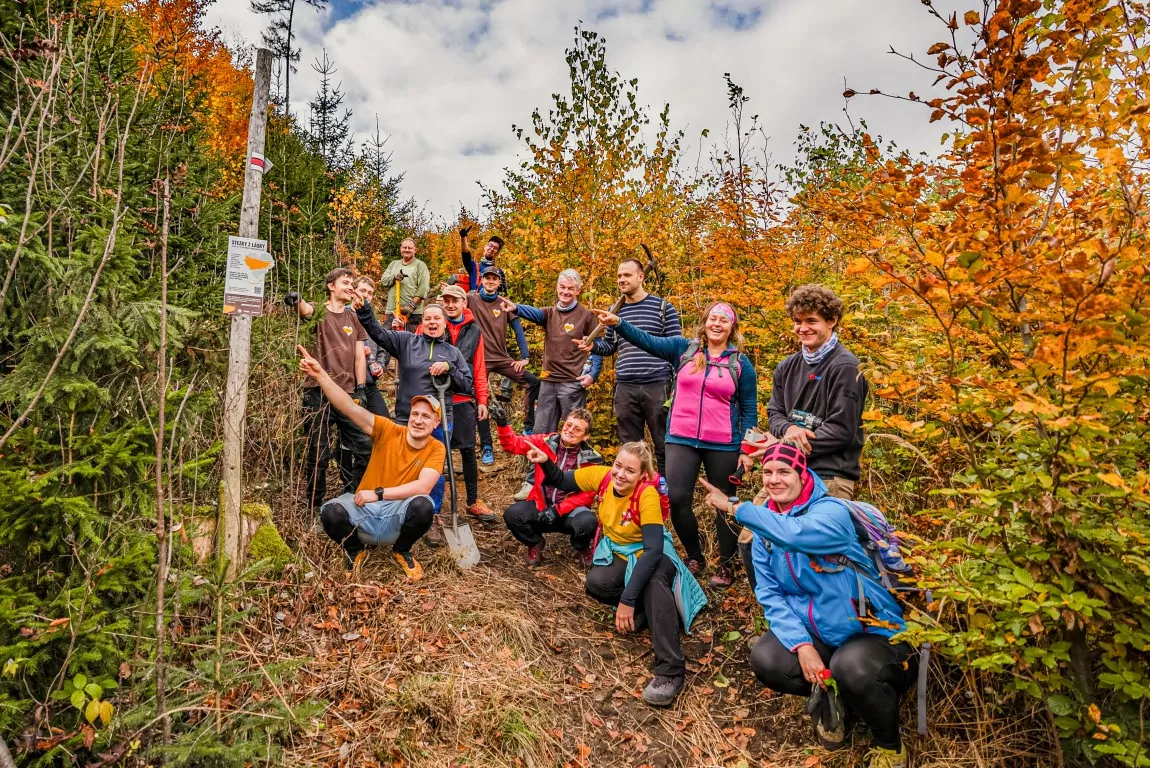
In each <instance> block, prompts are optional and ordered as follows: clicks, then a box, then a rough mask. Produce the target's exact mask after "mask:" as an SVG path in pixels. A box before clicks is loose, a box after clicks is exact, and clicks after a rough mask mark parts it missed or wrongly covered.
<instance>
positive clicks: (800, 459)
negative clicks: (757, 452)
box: [761, 442, 807, 475]
mask: <svg viewBox="0 0 1150 768" xmlns="http://www.w3.org/2000/svg"><path fill="white" fill-rule="evenodd" d="M761 461H762V462H763V466H766V464H767V462H768V461H781V462H782V463H784V464H786V465H787V466H789V467H790V468H791V469H793V470H795V471H796V472H798V473H799V474H800V475H801V474H804V473H805V472H806V471H807V455H806V454H805V453H803V452H802V450H801V449H800V448H799V447H798V446H796V445H793V444H791V443H788V442H779V443H775V444H774V445H772V446H771V447H770V448H768V449H767V452H766V453H764V454H763V458H762V459H761Z"/></svg>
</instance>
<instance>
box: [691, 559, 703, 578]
mask: <svg viewBox="0 0 1150 768" xmlns="http://www.w3.org/2000/svg"><path fill="white" fill-rule="evenodd" d="M687 570H688V571H690V572H691V575H692V576H698V575H699V574H700V573H702V572H703V561H702V560H696V559H695V558H693V557H691V558H688V559H687Z"/></svg>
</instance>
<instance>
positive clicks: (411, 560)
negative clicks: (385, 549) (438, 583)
mask: <svg viewBox="0 0 1150 768" xmlns="http://www.w3.org/2000/svg"><path fill="white" fill-rule="evenodd" d="M391 556H392V557H394V558H395V562H397V563H399V567H400V568H402V569H403V572H404V573H406V574H407V578H408V580H409V581H419V580H420V579H422V578H423V566H422V565H420V564H419V561H418V560H416V559H415V557H414V556H412V554H411V550H408V551H407V552H392V553H391Z"/></svg>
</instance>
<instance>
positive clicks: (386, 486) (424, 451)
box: [298, 346, 446, 581]
mask: <svg viewBox="0 0 1150 768" xmlns="http://www.w3.org/2000/svg"><path fill="white" fill-rule="evenodd" d="M298 349H299V353H300V363H299V369H300V371H301V372H303V373H304V374H305V375H307V376H308V377H309V378H310V379H312V380H314V381H316V382H318V386H319V387H320V388H321V389H322V390H323V393H324V395H325V396H326V397H327V398H328V400H329V401H330V402H331V405H332V407H333V408H335V409H336V410H337V411H339V412H340V413H341V414H343V416H344V417H345V418H346V419H347V420H348V422H349V423H351V424H353V425H354V426H355V427H356V428H357V429H358V430H360V433H361V434H363V435H367V436H370V439H371V446H372V448H371V458H370V459H369V461H368V464H367V469H366V471H365V472H364V474H363V478H362V479H361V480H360V482H359V487H358V489H357V490H356V492H355V493H354V494H353V493H350V492H345V493H343V494H342V495H340V496H338V497H336V498H334V499H331V500H330V501H327V502H325V503H324V504H323V506H322V507H320V522H321V523H322V524H323V530H324V532H325V533H327V535H328V536H329V537H330V538H331V540H332V541H334V542H336V543H337V544H339V545H340V546H341V547H342V548H343V551H344V554H345V555H346V557H347V559H348V562H349V564H350V565H351V567H352V570H353V571H355V570H358V568H359V566H360V565H361V564H362V563H363V560H364V558H365V557H366V555H367V547H371V546H379V545H384V544H390V545H391V550H392V557H394V558H395V561H396V562H397V563H399V567H400V568H402V569H403V572H404V573H405V574H407V578H409V579H411V580H412V581H417V580H419V579H421V578H423V567H422V566H421V565H420V564H419V561H417V560H416V559H415V557H414V555H412V553H411V548H412V547H413V546H414V545H415V543H416V542H417V541H419V539H420V538H421V537H422V536H423V535H424V534H425V533H427V531H428V530H429V529H430V528H431V525H432V521H433V520H434V517H435V504H434V502H433V501H432V499H431V497H430V496H429V495H428V494H429V493H430V492H431V490H432V489H433V488H434V487H435V485H436V483H437V482H438V481H439V480H440V478H441V476H442V470H443V460H444V457H445V456H446V450H445V448H444V447H443V444H442V443H440V442H439V441H438V440H436V439H435V438H434V437H433V436H432V432H433V431H434V430H435V428H436V427H437V426H438V425H439V420H440V407H441V406H440V403H439V401H438V400H437V399H435V398H434V397H427V396H426V395H416V396H415V397H413V398H412V399H411V401H410V402H408V403H407V408H406V409H405V410H406V411H407V413H408V419H407V424H406V425H405V426H399V425H398V424H395V423H394V422H392V421H391V420H389V419H385V418H384V417H382V416H377V415H375V414H373V413H371V412H370V411H368V410H367V409H366V408H364V407H362V406H360V405H357V404H356V403H355V402H354V401H353V400H352V399H351V396H350V395H348V394H347V393H346V392H345V391H344V390H343V388H342V387H341V386H340V385H339V384H337V383H336V382H335V381H333V380H332V378H331V376H329V375H328V374H327V371H325V370H324V369H323V366H322V365H320V363H319V361H318V360H316V359H315V358H313V357H312V356H311V355H309V354H308V352H307V350H306V349H304V348H303V347H302V346H300V347H298Z"/></svg>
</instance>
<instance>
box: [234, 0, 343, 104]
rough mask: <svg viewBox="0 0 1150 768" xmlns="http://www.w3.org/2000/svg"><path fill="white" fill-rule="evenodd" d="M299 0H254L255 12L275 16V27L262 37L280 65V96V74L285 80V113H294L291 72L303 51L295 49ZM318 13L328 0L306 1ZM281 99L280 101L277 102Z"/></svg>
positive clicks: (253, 9)
mask: <svg viewBox="0 0 1150 768" xmlns="http://www.w3.org/2000/svg"><path fill="white" fill-rule="evenodd" d="M298 1H299V0H251V9H252V11H253V12H254V13H262V14H267V15H269V16H274V18H273V19H272V21H271V24H270V25H269V26H268V28H267V29H266V30H264V33H263V35H262V38H263V44H264V45H265V46H266V47H267V48H268V49H269V50H271V52H272V53H273V54H274V55H275V57H276V59H278V60H279V62H280V67H281V69H280V71H279V72H278V73H277V76H276V80H277V88H276V92H277V96H279V95H280V94H279V87H278V81H279V80H280V73H282V78H283V94H282V96H283V100H282V104H283V108H284V114H287V115H290V114H291V73H292V72H294V71H295V70H296V67H295V64H296V62H297V61H299V57H300V49H299V48H293V47H292V40H293V38H294V37H295V28H294V27H295V8H296V3H297V2H298ZM303 3H304V4H305V5H310V6H311V7H312V8H315V9H316V10H317V11H322V10H323V9H325V8H327V4H328V0H303ZM277 100H278V99H277Z"/></svg>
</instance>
